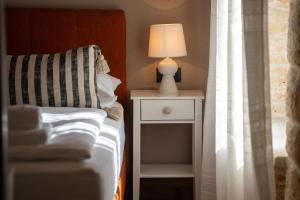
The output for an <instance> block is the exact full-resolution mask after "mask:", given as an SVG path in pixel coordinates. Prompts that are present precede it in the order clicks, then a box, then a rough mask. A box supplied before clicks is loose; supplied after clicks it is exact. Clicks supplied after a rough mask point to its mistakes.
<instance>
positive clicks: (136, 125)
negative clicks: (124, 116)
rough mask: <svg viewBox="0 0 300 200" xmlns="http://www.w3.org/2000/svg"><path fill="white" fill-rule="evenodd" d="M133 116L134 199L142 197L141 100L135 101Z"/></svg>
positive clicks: (137, 199)
mask: <svg viewBox="0 0 300 200" xmlns="http://www.w3.org/2000/svg"><path fill="white" fill-rule="evenodd" d="M133 106H134V109H133V110H134V115H133V116H134V117H133V183H132V185H133V191H132V192H133V194H132V196H133V200H139V198H140V170H141V167H140V165H141V144H140V143H141V124H140V105H139V101H134V104H133Z"/></svg>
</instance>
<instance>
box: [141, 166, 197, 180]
mask: <svg viewBox="0 0 300 200" xmlns="http://www.w3.org/2000/svg"><path fill="white" fill-rule="evenodd" d="M140 177H141V178H193V177H195V176H194V172H193V166H192V164H143V165H141V174H140Z"/></svg>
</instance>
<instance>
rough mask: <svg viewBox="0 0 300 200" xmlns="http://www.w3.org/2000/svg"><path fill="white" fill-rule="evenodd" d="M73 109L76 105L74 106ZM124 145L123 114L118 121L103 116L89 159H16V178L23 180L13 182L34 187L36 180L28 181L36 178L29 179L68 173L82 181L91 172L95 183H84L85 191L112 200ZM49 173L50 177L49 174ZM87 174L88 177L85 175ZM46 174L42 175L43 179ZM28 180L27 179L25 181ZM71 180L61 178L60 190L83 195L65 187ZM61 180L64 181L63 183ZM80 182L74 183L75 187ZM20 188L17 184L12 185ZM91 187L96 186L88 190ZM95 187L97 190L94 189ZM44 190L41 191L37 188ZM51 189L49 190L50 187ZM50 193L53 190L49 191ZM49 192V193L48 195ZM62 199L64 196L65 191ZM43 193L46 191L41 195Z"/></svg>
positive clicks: (51, 185)
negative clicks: (69, 160) (21, 160)
mask: <svg viewBox="0 0 300 200" xmlns="http://www.w3.org/2000/svg"><path fill="white" fill-rule="evenodd" d="M114 106H122V105H121V104H119V103H117V102H116V103H115V105H114ZM54 109H55V108H54ZM74 109H76V108H74ZM124 146H125V130H124V118H123V116H122V117H121V118H120V120H118V121H115V120H112V119H110V118H106V119H105V120H104V124H103V126H102V128H101V132H100V135H99V138H98V139H97V142H96V144H95V145H94V148H93V152H92V156H91V158H90V159H87V160H84V161H82V162H18V163H13V165H14V167H15V173H16V177H17V178H19V179H20V178H23V179H24V180H18V181H16V182H17V183H20V184H23V183H26V185H27V187H30V186H29V185H32V186H36V185H39V183H30V184H28V183H29V182H31V181H34V180H38V181H41V179H39V178H30V177H37V176H39V175H41V174H42V176H43V177H44V179H43V180H46V179H47V175H48V176H49V179H50V180H52V178H53V177H54V176H55V175H57V176H62V175H64V174H69V175H70V174H71V175H72V176H76V178H74V179H75V180H86V179H89V180H90V178H91V174H94V175H95V176H94V177H95V178H97V180H93V181H92V182H94V183H95V184H97V185H98V186H97V187H95V186H94V185H93V186H90V187H89V186H86V185H85V187H89V190H91V191H89V192H92V193H93V192H95V193H97V194H94V195H91V196H98V197H99V200H113V197H114V194H115V192H116V189H117V186H118V178H119V176H120V171H121V167H122V161H123V153H124ZM50 176H51V177H50ZM87 176H89V177H88V178H87ZM45 177H46V178H45ZM25 179H31V180H25ZM72 180H73V177H72V178H71V179H68V178H66V179H62V180H61V181H62V182H60V184H61V185H64V186H66V189H65V190H64V191H65V192H67V189H68V190H71V191H72V190H73V191H74V193H76V192H78V195H74V194H73V196H78V198H79V197H80V196H84V195H85V194H80V190H79V189H78V190H76V188H67V185H70V187H74V184H72V183H71V182H70V181H72ZM64 181H65V183H63V182H64ZM40 184H43V186H41V187H45V188H46V187H49V188H51V187H53V186H54V184H55V183H49V185H48V183H47V182H46V181H45V183H40ZM80 184H84V183H78V187H82V186H80ZM20 187H22V186H21V185H19V186H17V187H16V188H17V189H18V188H20ZM92 187H94V188H96V189H93V190H92V189H91V188H92ZM32 190H33V191H32V192H34V190H35V188H32ZM96 190H97V191H96ZM40 191H44V190H42V189H41V190H40ZM50 191H51V190H50ZM52 192H53V191H52ZM52 195H53V194H52ZM64 195H66V196H65V198H67V197H68V194H64ZM45 196H46V194H45Z"/></svg>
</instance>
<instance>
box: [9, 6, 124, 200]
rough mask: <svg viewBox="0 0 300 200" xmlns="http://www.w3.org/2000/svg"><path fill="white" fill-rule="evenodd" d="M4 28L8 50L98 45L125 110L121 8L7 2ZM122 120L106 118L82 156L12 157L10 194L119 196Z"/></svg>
mask: <svg viewBox="0 0 300 200" xmlns="http://www.w3.org/2000/svg"><path fill="white" fill-rule="evenodd" d="M6 34H7V51H8V54H10V55H21V54H38V53H39V54H41V53H55V52H61V51H66V50H68V49H71V48H74V47H79V46H84V45H88V44H96V45H99V46H100V48H101V51H102V53H103V54H104V55H105V58H106V59H107V61H108V63H109V65H110V70H111V72H110V74H111V75H113V76H115V77H117V78H119V79H120V80H121V81H122V84H121V86H119V87H118V89H117V91H116V94H117V95H118V101H119V102H120V104H117V105H116V106H122V105H123V108H124V109H125V110H126V108H125V107H124V105H125V102H126V67H125V64H126V61H125V58H126V53H125V52H126V42H125V41H126V36H125V15H124V12H123V11H121V10H110V11H108V10H60V9H21V8H8V9H6ZM74 109H76V108H74ZM124 126H125V125H124V117H122V118H121V119H120V120H119V121H114V120H112V119H109V118H106V119H105V120H104V125H103V129H101V133H100V135H101V137H102V140H101V141H100V142H97V144H96V145H95V146H94V148H93V152H92V156H91V158H89V159H87V160H85V161H82V162H76V161H66V162H63V161H55V162H54V161H47V162H46V161H42V162H18V163H13V165H14V166H15V176H14V177H15V181H14V196H15V199H30V200H34V199H44V200H47V199H56V200H60V199H64V200H67V199H72V200H76V199H78V200H79V199H86V200H99V199H101V200H112V199H114V200H121V199H123V197H124V192H125V182H126V160H127V154H126V152H127V150H126V142H125V138H126V135H125V127H124ZM33 188H34V191H32V190H33Z"/></svg>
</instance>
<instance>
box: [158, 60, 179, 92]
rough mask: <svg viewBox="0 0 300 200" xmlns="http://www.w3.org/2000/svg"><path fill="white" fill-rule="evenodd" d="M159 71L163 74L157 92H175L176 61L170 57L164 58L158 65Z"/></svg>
mask: <svg viewBox="0 0 300 200" xmlns="http://www.w3.org/2000/svg"><path fill="white" fill-rule="evenodd" d="M158 70H159V72H160V73H161V74H162V75H163V77H162V81H161V83H160V86H159V93H161V94H166V95H171V94H177V92H178V90H177V86H176V83H175V79H174V75H175V73H176V72H177V70H178V65H177V63H176V62H175V61H174V60H172V59H171V58H165V59H164V60H162V61H161V62H160V63H159V65H158Z"/></svg>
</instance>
